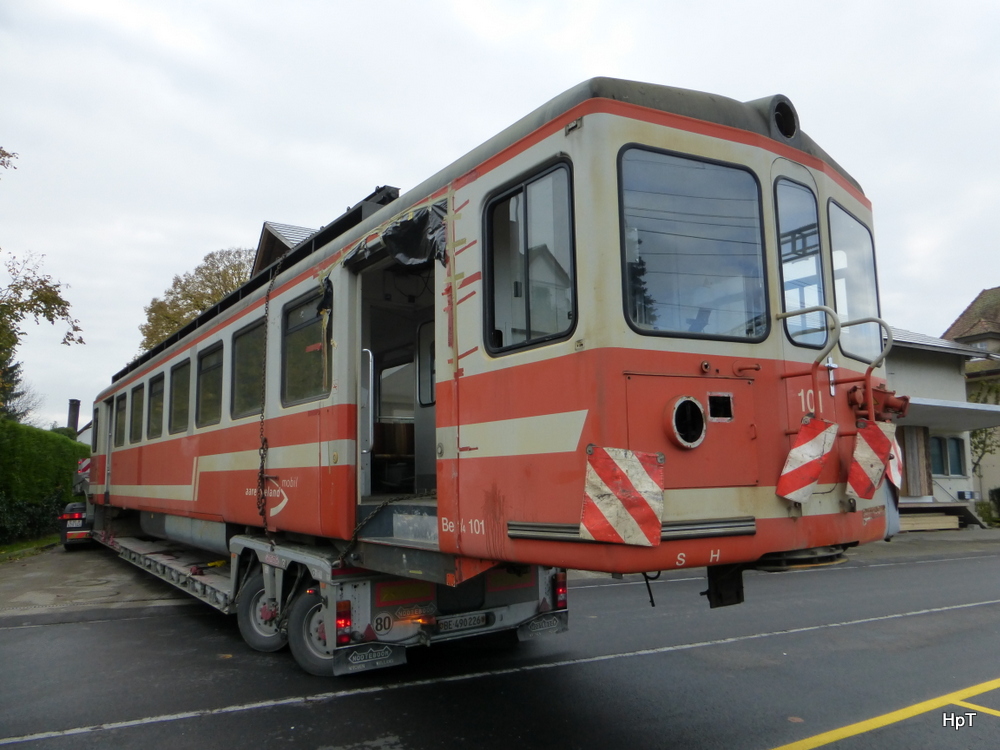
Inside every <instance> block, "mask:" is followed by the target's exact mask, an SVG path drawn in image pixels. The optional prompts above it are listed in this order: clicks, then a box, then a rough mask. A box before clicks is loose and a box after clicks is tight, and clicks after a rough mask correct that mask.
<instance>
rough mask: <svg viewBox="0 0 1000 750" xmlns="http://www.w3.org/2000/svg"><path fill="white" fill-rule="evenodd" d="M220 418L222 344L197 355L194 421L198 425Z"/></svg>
mask: <svg viewBox="0 0 1000 750" xmlns="http://www.w3.org/2000/svg"><path fill="white" fill-rule="evenodd" d="M221 419H222V345H221V344H220V345H219V346H216V347H214V348H212V349H210V350H209V351H207V352H205V353H204V354H200V355H198V399H197V405H196V406H195V417H194V422H195V424H196V425H197V426H198V427H205V426H207V425H210V424H218V423H219V420H221Z"/></svg>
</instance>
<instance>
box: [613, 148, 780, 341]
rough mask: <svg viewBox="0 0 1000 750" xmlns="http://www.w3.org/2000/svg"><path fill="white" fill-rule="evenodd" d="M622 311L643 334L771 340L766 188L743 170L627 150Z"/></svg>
mask: <svg viewBox="0 0 1000 750" xmlns="http://www.w3.org/2000/svg"><path fill="white" fill-rule="evenodd" d="M620 158H621V161H620V170H621V198H620V200H621V212H622V231H623V236H622V242H623V245H624V247H623V253H624V274H623V275H624V286H625V290H624V291H625V309H626V314H627V316H628V321H629V323H630V324H631V326H632V328H633V329H635V330H636V331H638V332H639V333H651V334H665V335H670V336H687V337H698V338H725V339H739V340H747V339H750V340H760V339H762V338H763V337H764V336H765V335H767V329H768V316H767V310H766V306H765V299H766V295H765V289H764V250H763V242H762V236H761V205H760V204H761V202H760V187H759V185H758V184H757V180H756V178H755V177H754V176H753V174H751V173H750V172H748V171H747V170H745V169H740V168H737V167H732V166H727V165H723V164H714V163H711V162H705V161H700V160H697V159H690V158H682V157H680V156H674V155H672V154H665V153H660V152H657V151H650V150H648V149H640V148H628V149H626V150H624V151H623V152H622V154H621V157H620Z"/></svg>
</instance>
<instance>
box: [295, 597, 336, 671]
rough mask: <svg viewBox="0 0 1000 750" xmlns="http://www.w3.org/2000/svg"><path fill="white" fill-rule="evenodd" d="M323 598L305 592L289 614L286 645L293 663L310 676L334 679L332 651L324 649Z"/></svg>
mask: <svg viewBox="0 0 1000 750" xmlns="http://www.w3.org/2000/svg"><path fill="white" fill-rule="evenodd" d="M326 644H327V639H326V627H325V624H324V622H323V599H322V598H321V597H320V595H319V594H318V593H312V592H310V591H306V592H305V593H303V594H301V595H299V596H298V597H296V598H295V601H294V602H292V606H291V609H290V610H289V612H288V646H289V648H291V650H292V656H294V657H295V661H296V662H298V665H299V666H300V667H302V669H304V670H305V671H306V672H308V673H309V674H314V675H317V676H319V677H332V676H333V648H328V647H327V645H326Z"/></svg>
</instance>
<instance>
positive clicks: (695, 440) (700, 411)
mask: <svg viewBox="0 0 1000 750" xmlns="http://www.w3.org/2000/svg"><path fill="white" fill-rule="evenodd" d="M663 418H664V419H663V422H664V425H663V429H664V432H666V433H667V437H668V438H670V439H671V440H672V441H673V442H674V443H675V444H676V445H678V446H679V447H681V448H697V447H698V446H699V445H701V441H702V440H704V439H705V427H706V425H707V420H706V419H705V409H704V408H702V405H701V402H699V401H698V399H696V398H694V397H692V396H681V397H680V398H677V399H675V400H674V401H673V402H672V403H670V404H667V408H666V409H664V413H663Z"/></svg>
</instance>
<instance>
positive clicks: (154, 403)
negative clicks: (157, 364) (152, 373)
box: [146, 375, 163, 439]
mask: <svg viewBox="0 0 1000 750" xmlns="http://www.w3.org/2000/svg"><path fill="white" fill-rule="evenodd" d="M162 434H163V375H157V376H156V377H155V378H153V379H152V380H150V381H149V415H148V419H147V422H146V437H147V438H149V439H152V438H158V437H160V435H162Z"/></svg>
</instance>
